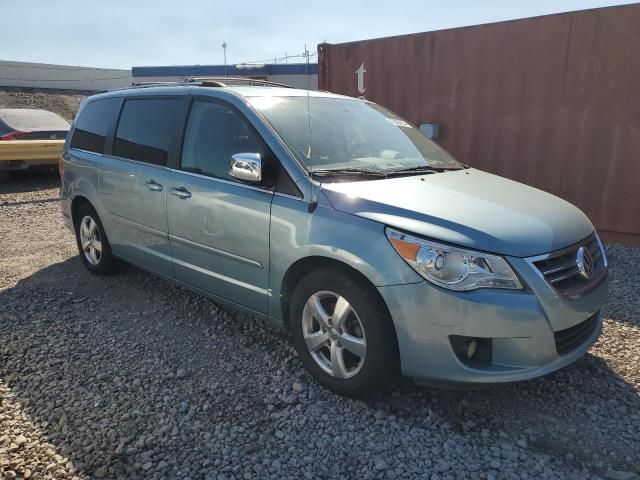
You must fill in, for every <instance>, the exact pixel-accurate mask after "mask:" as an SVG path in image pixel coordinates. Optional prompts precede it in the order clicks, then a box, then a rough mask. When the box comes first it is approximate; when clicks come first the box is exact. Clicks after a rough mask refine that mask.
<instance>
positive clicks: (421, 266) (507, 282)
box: [386, 228, 522, 290]
mask: <svg viewBox="0 0 640 480" xmlns="http://www.w3.org/2000/svg"><path fill="white" fill-rule="evenodd" d="M386 234H387V238H389V241H390V242H391V245H393V248H395V249H396V252H398V253H399V254H400V256H401V257H402V258H404V259H405V260H406V261H407V263H408V264H409V265H411V266H412V267H413V269H414V270H415V271H416V272H418V273H419V274H420V275H422V276H423V277H424V278H425V279H427V280H428V281H430V282H431V283H434V284H436V285H439V286H441V287H444V288H448V289H450V290H475V289H477V288H507V289H521V288H522V284H521V283H520V280H518V277H517V276H516V274H515V273H514V272H513V270H512V269H511V267H510V266H509V264H508V263H507V261H506V260H505V259H504V258H502V257H499V256H496V255H491V254H488V253H483V252H474V251H472V250H465V249H462V248H457V247H452V246H449V245H442V244H439V243H435V242H431V241H427V240H423V239H421V238H418V237H414V236H412V235H408V234H406V233H402V232H399V231H397V230H393V229H391V228H387V229H386Z"/></svg>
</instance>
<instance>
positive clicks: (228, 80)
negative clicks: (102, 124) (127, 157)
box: [109, 77, 295, 92]
mask: <svg viewBox="0 0 640 480" xmlns="http://www.w3.org/2000/svg"><path fill="white" fill-rule="evenodd" d="M178 85H182V86H200V87H229V86H231V85H249V86H262V87H282V88H295V87H293V86H291V85H287V84H286V83H277V82H269V81H268V80H259V79H255V78H245V77H194V78H187V79H186V80H177V81H166V82H131V86H128V87H119V88H112V89H109V91H110V92H114V91H118V90H127V89H130V88H149V87H175V86H178Z"/></svg>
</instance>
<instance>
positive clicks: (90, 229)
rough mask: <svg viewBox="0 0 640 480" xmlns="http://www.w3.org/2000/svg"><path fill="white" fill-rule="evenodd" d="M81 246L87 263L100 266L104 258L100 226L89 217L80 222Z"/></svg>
mask: <svg viewBox="0 0 640 480" xmlns="http://www.w3.org/2000/svg"><path fill="white" fill-rule="evenodd" d="M80 245H81V246H82V252H83V253H84V257H85V258H86V259H87V261H88V262H89V263H90V264H91V265H98V264H99V263H100V258H101V257H102V240H101V239H100V230H99V229H98V224H97V223H96V221H95V220H94V219H93V218H91V217H90V216H89V215H87V216H86V217H84V218H83V219H82V221H81V222H80Z"/></svg>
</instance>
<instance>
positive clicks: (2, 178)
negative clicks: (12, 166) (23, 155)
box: [0, 172, 11, 182]
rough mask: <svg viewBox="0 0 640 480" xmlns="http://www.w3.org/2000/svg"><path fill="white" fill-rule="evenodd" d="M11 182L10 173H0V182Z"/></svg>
mask: <svg viewBox="0 0 640 480" xmlns="http://www.w3.org/2000/svg"><path fill="white" fill-rule="evenodd" d="M9 180H11V172H0V182H8V181H9Z"/></svg>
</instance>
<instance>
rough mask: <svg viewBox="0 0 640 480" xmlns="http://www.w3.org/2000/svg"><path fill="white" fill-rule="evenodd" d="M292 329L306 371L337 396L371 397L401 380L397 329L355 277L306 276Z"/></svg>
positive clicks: (337, 273)
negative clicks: (396, 377)
mask: <svg viewBox="0 0 640 480" xmlns="http://www.w3.org/2000/svg"><path fill="white" fill-rule="evenodd" d="M289 326H290V329H291V334H292V337H293V342H294V345H295V347H296V350H297V351H298V355H299V356H300V358H301V360H302V363H303V365H304V366H305V368H306V369H307V370H308V371H309V372H310V373H311V374H312V375H313V376H314V377H315V378H316V379H317V380H318V381H319V382H320V383H321V384H322V385H324V386H325V387H327V388H329V389H330V390H332V391H334V392H336V393H338V394H341V395H346V396H349V397H356V398H362V397H367V396H370V395H372V394H374V393H375V392H377V391H379V390H380V389H382V388H384V387H385V386H386V385H387V384H388V383H390V382H391V381H392V380H393V378H394V377H395V376H396V375H397V370H398V353H397V341H396V336H395V330H394V328H393V323H392V322H391V319H390V317H389V314H388V312H387V309H386V306H385V305H384V304H383V302H382V300H381V299H380V297H379V295H378V292H376V291H375V290H374V289H373V287H371V286H370V285H368V284H367V283H366V282H364V281H363V280H362V279H360V278H359V277H357V276H356V275H350V274H347V273H345V272H343V271H342V270H340V269H335V268H324V269H321V270H317V271H314V272H311V273H310V274H308V275H307V276H305V277H304V278H303V279H302V280H301V281H300V283H299V284H298V287H297V288H296V289H295V291H294V292H293V295H292V298H291V308H290V319H289Z"/></svg>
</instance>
